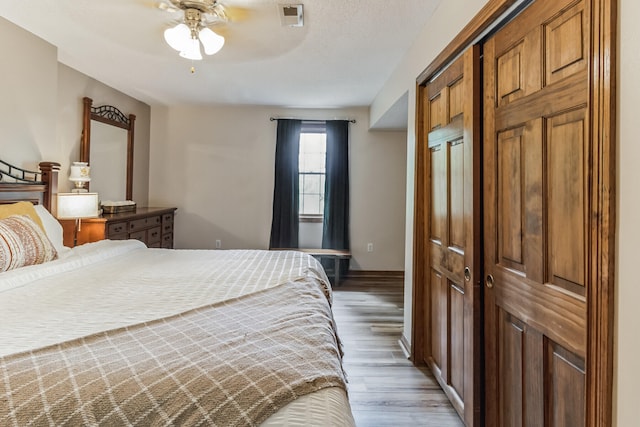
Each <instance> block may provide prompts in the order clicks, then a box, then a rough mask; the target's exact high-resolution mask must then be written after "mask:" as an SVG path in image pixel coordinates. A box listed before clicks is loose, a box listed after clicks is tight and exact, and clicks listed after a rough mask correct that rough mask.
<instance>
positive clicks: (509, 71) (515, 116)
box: [484, 0, 595, 427]
mask: <svg viewBox="0 0 640 427" xmlns="http://www.w3.org/2000/svg"><path fill="white" fill-rule="evenodd" d="M588 14H589V10H588V9H587V7H586V6H585V1H584V0H583V1H575V0H570V1H568V0H554V1H536V2H534V3H533V4H532V5H531V6H530V7H529V8H528V9H526V10H524V11H523V12H522V13H521V14H520V15H519V16H518V17H516V18H515V19H514V20H513V21H512V22H511V23H509V24H508V25H506V26H505V27H504V28H502V29H501V30H500V31H498V32H497V33H496V34H495V35H494V36H493V37H492V38H491V39H490V40H489V41H488V42H487V43H486V44H485V45H484V94H485V109H484V112H485V132H484V134H485V139H484V165H485V174H484V178H485V183H484V197H485V199H484V207H485V208H484V215H485V218H484V220H485V228H484V230H485V236H484V237H485V252H484V261H485V262H484V274H485V275H486V276H485V277H486V287H485V345H486V347H485V349H486V353H485V358H486V396H487V398H486V411H487V418H486V425H489V426H509V427H511V426H532V427H533V426H543V425H545V426H582V425H585V420H586V363H585V361H586V337H587V333H586V331H587V329H586V328H587V326H586V319H587V292H586V287H587V283H588V281H589V280H591V279H592V277H591V271H590V269H589V267H590V265H589V256H590V254H591V253H592V250H593V245H592V243H591V240H590V230H591V229H592V226H594V221H595V219H594V218H593V216H591V215H590V214H589V212H590V208H591V205H592V203H593V200H592V197H591V195H590V194H591V193H590V189H591V188H593V185H594V182H593V177H592V174H591V171H592V164H593V157H594V155H595V153H594V144H593V143H592V139H591V137H590V131H589V123H588V121H589V117H590V116H589V76H588V67H589V63H588V62H589V59H588V58H589V54H588V48H589V23H590V19H589V16H588Z"/></svg>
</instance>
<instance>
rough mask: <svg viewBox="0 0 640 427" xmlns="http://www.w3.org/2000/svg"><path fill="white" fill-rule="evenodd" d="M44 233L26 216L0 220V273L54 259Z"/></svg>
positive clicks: (53, 251)
mask: <svg viewBox="0 0 640 427" xmlns="http://www.w3.org/2000/svg"><path fill="white" fill-rule="evenodd" d="M57 255H58V254H57V252H56V250H55V248H54V247H53V244H52V243H51V241H50V240H49V239H48V238H47V236H46V234H44V231H42V229H41V228H40V227H39V226H38V225H37V224H36V223H35V222H34V221H33V220H32V219H31V218H30V217H28V216H27V215H13V216H10V217H8V218H4V219H0V272H3V271H7V270H12V269H14V268H18V267H24V266H27V265H35V264H42V263H44V262H47V261H51V260H53V259H56V257H57Z"/></svg>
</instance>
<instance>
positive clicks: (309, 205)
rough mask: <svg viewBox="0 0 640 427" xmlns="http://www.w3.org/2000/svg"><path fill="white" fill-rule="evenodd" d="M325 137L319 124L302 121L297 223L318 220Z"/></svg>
mask: <svg viewBox="0 0 640 427" xmlns="http://www.w3.org/2000/svg"><path fill="white" fill-rule="evenodd" d="M326 153H327V134H326V132H325V126H324V123H323V122H312V123H305V122H303V125H302V131H301V132H300V154H299V157H298V176H299V180H300V187H299V188H300V190H299V191H300V206H299V215H300V220H301V221H310V222H313V221H319V222H321V221H322V216H323V214H324V182H325V172H326V169H325V163H326Z"/></svg>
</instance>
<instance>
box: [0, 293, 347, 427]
mask: <svg viewBox="0 0 640 427" xmlns="http://www.w3.org/2000/svg"><path fill="white" fill-rule="evenodd" d="M293 302H295V303H293ZM335 386H338V387H342V388H345V378H344V374H343V371H342V367H341V354H340V347H339V343H338V340H337V338H336V333H335V328H334V324H333V318H332V314H331V310H330V307H329V302H328V300H327V297H326V293H325V290H324V289H323V287H322V285H321V283H320V282H319V281H318V280H312V281H304V282H302V281H301V282H297V281H289V282H287V283H284V284H282V285H279V286H277V287H275V288H272V289H267V290H263V291H260V292H257V293H253V294H249V295H245V296H241V297H239V298H235V299H231V300H228V301H225V302H220V303H215V304H213V305H208V306H205V307H202V308H196V309H193V310H190V311H187V312H184V313H181V314H178V315H175V316H171V317H166V318H162V319H159V320H154V321H151V322H146V323H142V324H137V325H134V326H128V327H123V328H118V329H115V330H111V331H107V332H102V333H98V334H94V335H91V336H88V337H85V338H78V339H74V340H71V341H68V342H65V343H62V344H56V345H52V346H48V347H45V348H43V349H40V350H34V351H28V352H23V353H18V354H14V355H9V356H5V357H2V358H0V425H16V426H22V425H26V424H28V423H33V424H35V425H154V426H155V425H207V426H209V425H219V426H244V425H257V424H259V423H260V422H262V421H264V420H265V419H266V418H267V417H268V416H270V415H271V414H273V413H275V412H276V411H277V410H278V409H279V408H281V407H282V406H284V405H285V404H287V403H288V402H290V401H292V400H294V399H296V397H298V396H301V395H304V394H307V393H311V392H313V391H317V390H320V389H323V388H326V387H335Z"/></svg>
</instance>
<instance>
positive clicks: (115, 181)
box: [80, 97, 136, 201]
mask: <svg viewBox="0 0 640 427" xmlns="http://www.w3.org/2000/svg"><path fill="white" fill-rule="evenodd" d="M82 110H83V112H82V139H81V143H80V161H81V162H87V163H89V166H90V167H91V182H90V183H89V185H90V187H91V191H95V192H97V193H98V194H99V196H100V199H101V200H113V201H121V200H132V197H133V133H134V123H135V119H136V116H135V115H134V114H129V115H128V116H126V115H125V114H124V113H123V112H122V111H120V110H119V109H117V108H116V107H114V106H112V105H102V106H99V107H94V106H93V100H92V99H91V98H87V97H85V98H83V109H82Z"/></svg>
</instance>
